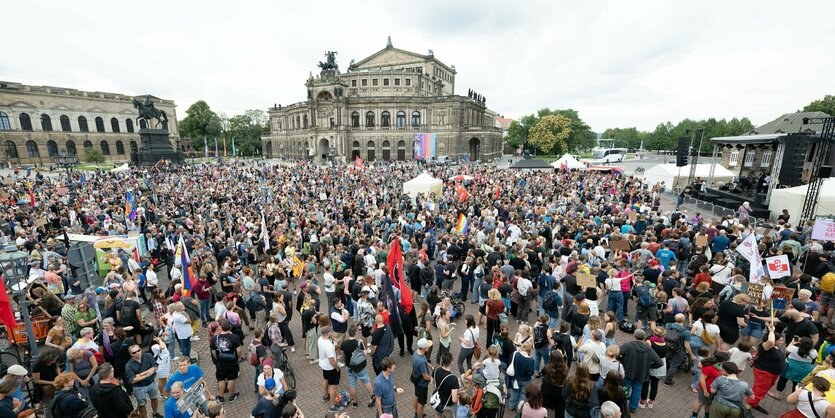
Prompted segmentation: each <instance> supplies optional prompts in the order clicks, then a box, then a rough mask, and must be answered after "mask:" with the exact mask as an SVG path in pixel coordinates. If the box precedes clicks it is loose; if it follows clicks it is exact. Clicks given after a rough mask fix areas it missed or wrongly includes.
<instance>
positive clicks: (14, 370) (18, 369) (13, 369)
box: [7, 364, 28, 376]
mask: <svg viewBox="0 0 835 418" xmlns="http://www.w3.org/2000/svg"><path fill="white" fill-rule="evenodd" d="M7 372H8V373H9V374H10V375H12V376H26V375H27V374H28V373H27V372H26V369H25V368H24V367H23V366H21V365H19V364H13V365H11V366H9V370H7Z"/></svg>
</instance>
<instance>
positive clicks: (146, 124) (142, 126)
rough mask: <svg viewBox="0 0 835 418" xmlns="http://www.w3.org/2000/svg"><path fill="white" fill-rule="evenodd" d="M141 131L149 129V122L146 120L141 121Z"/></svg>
mask: <svg viewBox="0 0 835 418" xmlns="http://www.w3.org/2000/svg"><path fill="white" fill-rule="evenodd" d="M139 129H148V122H146V121H145V119H139Z"/></svg>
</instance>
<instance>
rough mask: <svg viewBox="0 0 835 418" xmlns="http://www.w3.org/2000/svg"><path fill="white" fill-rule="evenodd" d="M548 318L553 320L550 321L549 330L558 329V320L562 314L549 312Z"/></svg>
mask: <svg viewBox="0 0 835 418" xmlns="http://www.w3.org/2000/svg"><path fill="white" fill-rule="evenodd" d="M548 318H551V320H550V321H548V328H551V329H554V328H556V327H557V320H559V318H560V313H559V312H556V311H555V312H548Z"/></svg>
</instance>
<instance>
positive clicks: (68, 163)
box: [54, 151, 78, 204]
mask: <svg viewBox="0 0 835 418" xmlns="http://www.w3.org/2000/svg"><path fill="white" fill-rule="evenodd" d="M54 159H55V165H57V166H58V167H59V168H62V169H64V170H66V171H67V188H68V189H69V190H68V192H69V199H70V200H69V203H70V204H73V203H74V202H75V187H74V184H73V178H72V169H73V167H75V166H77V165H78V156H77V155H75V154H70V153H69V152H67V151H61V153H60V154H58V155H56V156H55V157H54Z"/></svg>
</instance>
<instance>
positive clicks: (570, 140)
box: [507, 107, 596, 153]
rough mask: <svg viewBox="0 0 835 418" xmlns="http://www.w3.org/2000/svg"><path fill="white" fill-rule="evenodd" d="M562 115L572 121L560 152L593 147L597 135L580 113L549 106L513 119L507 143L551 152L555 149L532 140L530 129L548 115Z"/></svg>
mask: <svg viewBox="0 0 835 418" xmlns="http://www.w3.org/2000/svg"><path fill="white" fill-rule="evenodd" d="M551 115H560V116H563V117H566V118H568V119H569V120H570V122H571V132H570V134H569V136H568V137H567V138H566V144H565V147H562V148H560V150H561V151H560V152H565V151H567V150H572V151H576V150H583V149H589V148H593V147H594V144H595V142H596V135H595V134H594V132H592V131H591V128H589V126H588V125H586V123H585V122H583V120H582V119H580V116H579V114H578V113H577V111H576V110H574V109H557V110H551V109H549V108H547V107H546V108H542V109H539V110H538V111H537V112H536V114H531V115H527V116H524V117H522V118H521V119H519V120H518V121H513V122H511V123H510V126H509V127H508V130H507V143H508V145H510V146H511V147H514V148H528V149H532V150H533V151H535V152H539V153H542V152H544V153H550V152H551V151H553V150H549V149H543V148H541V147H539V146H537V144H536V143H535V142H534V141H530V140H529V139H530V138H529V136H530V131H531V129H532V128H533V127H534V126H536V124H537V123H538V122H539V121H540V120H542V119H543V118H544V117H546V116H551Z"/></svg>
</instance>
